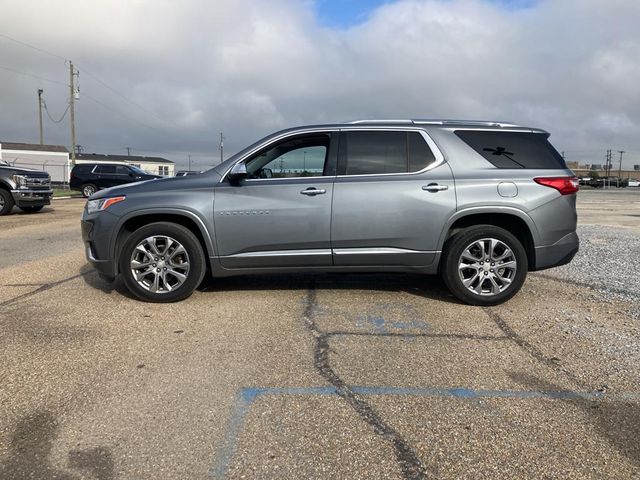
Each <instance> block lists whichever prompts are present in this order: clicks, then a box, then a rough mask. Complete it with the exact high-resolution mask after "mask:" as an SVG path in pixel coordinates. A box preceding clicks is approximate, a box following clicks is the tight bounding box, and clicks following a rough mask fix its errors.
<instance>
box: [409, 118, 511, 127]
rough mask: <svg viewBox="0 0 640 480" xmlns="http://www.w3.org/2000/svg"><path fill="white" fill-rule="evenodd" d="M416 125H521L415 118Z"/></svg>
mask: <svg viewBox="0 0 640 480" xmlns="http://www.w3.org/2000/svg"><path fill="white" fill-rule="evenodd" d="M413 123H414V124H416V125H473V126H475V127H505V128H507V127H519V126H520V125H517V124H515V123H511V122H496V121H493V120H429V119H416V120H413Z"/></svg>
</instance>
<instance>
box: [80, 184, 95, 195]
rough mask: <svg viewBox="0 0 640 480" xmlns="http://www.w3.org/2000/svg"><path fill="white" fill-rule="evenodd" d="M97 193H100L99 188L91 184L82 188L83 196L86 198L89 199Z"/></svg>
mask: <svg viewBox="0 0 640 480" xmlns="http://www.w3.org/2000/svg"><path fill="white" fill-rule="evenodd" d="M97 191H98V187H96V186H95V185H93V184H91V183H87V184H86V185H83V186H82V195H83V196H84V197H85V198H89V197H90V196H91V195H93V194H94V193H96V192H97Z"/></svg>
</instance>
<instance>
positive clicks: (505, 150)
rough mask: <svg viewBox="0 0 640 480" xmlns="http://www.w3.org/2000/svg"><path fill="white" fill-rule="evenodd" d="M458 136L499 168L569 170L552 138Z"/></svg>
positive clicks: (464, 132) (487, 133)
mask: <svg viewBox="0 0 640 480" xmlns="http://www.w3.org/2000/svg"><path fill="white" fill-rule="evenodd" d="M455 133H456V135H457V136H458V137H459V138H460V139H462V140H463V141H464V142H465V143H466V144H467V145H469V146H470V147H471V148H473V149H474V150H475V151H476V152H478V153H479V154H480V155H482V156H483V157H484V158H485V159H486V160H488V161H489V162H490V163H491V164H493V166H495V167H498V168H539V169H558V168H567V167H566V164H565V163H564V159H563V158H562V156H561V155H560V154H559V153H558V152H557V150H556V149H555V148H553V146H552V145H551V144H550V143H549V141H548V140H547V138H548V137H549V135H547V134H544V133H528V132H498V131H496V132H493V131H479V130H476V131H474V130H458V131H456V132H455Z"/></svg>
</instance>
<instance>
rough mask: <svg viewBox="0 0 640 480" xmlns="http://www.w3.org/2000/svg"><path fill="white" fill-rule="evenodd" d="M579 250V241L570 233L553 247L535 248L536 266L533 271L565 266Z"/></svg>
mask: <svg viewBox="0 0 640 480" xmlns="http://www.w3.org/2000/svg"><path fill="white" fill-rule="evenodd" d="M579 248H580V240H579V239H578V234H577V233H576V232H571V233H569V234H567V235H565V236H564V237H562V238H561V239H560V240H558V241H557V242H556V243H554V244H553V245H546V246H544V247H536V265H535V268H534V270H544V269H545V268H552V267H559V266H560V265H566V264H567V263H569V262H570V261H571V260H573V257H575V255H576V253H578V249H579Z"/></svg>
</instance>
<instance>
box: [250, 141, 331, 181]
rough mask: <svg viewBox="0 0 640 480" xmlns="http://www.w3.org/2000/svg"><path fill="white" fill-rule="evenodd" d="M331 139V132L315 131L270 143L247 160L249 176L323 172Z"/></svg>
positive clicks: (306, 174)
mask: <svg viewBox="0 0 640 480" xmlns="http://www.w3.org/2000/svg"><path fill="white" fill-rule="evenodd" d="M329 142H330V137H329V135H326V134H314V135H303V136H299V137H295V138H293V139H288V140H286V141H284V142H281V143H278V144H276V145H274V146H270V147H268V148H267V149H266V150H264V151H262V152H260V153H258V154H257V155H256V156H255V157H253V158H252V159H250V160H249V161H248V162H247V173H248V177H247V178H250V179H256V178H293V177H318V176H322V175H323V173H324V166H325V163H326V159H327V152H328V151H329Z"/></svg>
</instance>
